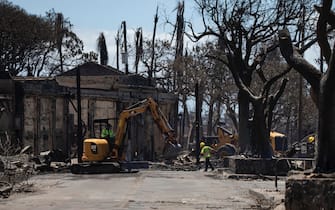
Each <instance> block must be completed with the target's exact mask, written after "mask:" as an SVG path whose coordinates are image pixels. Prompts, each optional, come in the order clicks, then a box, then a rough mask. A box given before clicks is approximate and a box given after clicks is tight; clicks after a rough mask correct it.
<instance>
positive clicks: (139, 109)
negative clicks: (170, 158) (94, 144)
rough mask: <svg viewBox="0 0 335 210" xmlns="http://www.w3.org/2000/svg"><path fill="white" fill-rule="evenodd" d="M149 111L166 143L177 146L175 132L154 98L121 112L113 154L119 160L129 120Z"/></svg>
mask: <svg viewBox="0 0 335 210" xmlns="http://www.w3.org/2000/svg"><path fill="white" fill-rule="evenodd" d="M148 109H150V112H151V115H152V117H153V119H154V121H155V123H156V124H157V126H158V128H159V129H160V131H161V132H162V134H163V135H164V136H165V140H166V143H168V144H172V145H177V140H176V135H175V132H174V130H173V129H172V127H171V126H170V124H169V123H168V121H167V119H166V117H165V115H164V114H163V112H162V111H161V110H160V109H159V107H158V104H157V103H156V102H155V101H154V100H153V99H152V98H147V99H145V100H143V101H140V102H139V103H136V104H134V105H132V106H130V107H128V108H126V109H125V110H123V111H122V112H121V114H120V117H119V121H118V126H117V130H116V135H115V143H114V147H113V152H112V153H113V154H114V155H115V156H116V157H117V158H120V155H121V154H118V150H119V148H120V146H121V145H122V142H123V140H124V137H125V132H126V126H127V120H128V119H129V118H130V117H134V116H136V115H138V114H141V113H144V112H146V111H147V110H148Z"/></svg>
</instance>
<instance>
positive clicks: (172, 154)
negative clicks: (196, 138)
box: [163, 142, 181, 159]
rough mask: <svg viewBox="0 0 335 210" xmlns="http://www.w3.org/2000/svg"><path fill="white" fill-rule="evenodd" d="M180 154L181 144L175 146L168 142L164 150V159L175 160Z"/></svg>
mask: <svg viewBox="0 0 335 210" xmlns="http://www.w3.org/2000/svg"><path fill="white" fill-rule="evenodd" d="M180 152H181V145H180V144H173V143H171V142H167V143H166V144H165V147H164V149H163V157H164V158H165V159H175V158H176V157H177V156H178V155H179V153H180Z"/></svg>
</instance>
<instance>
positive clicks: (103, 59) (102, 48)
mask: <svg viewBox="0 0 335 210" xmlns="http://www.w3.org/2000/svg"><path fill="white" fill-rule="evenodd" d="M97 42H98V51H99V53H100V64H101V65H107V63H108V51H107V46H106V40H105V36H104V34H103V33H102V32H101V33H100V35H99V37H98V40H97Z"/></svg>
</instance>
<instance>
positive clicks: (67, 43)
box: [0, 0, 83, 76]
mask: <svg viewBox="0 0 335 210" xmlns="http://www.w3.org/2000/svg"><path fill="white" fill-rule="evenodd" d="M0 14H1V16H0V71H9V72H10V73H11V74H12V75H14V76H15V75H29V76H43V75H44V76H50V75H54V74H57V73H59V72H60V69H61V68H62V66H63V65H64V66H65V67H68V68H69V67H72V66H73V65H77V64H78V62H81V61H82V57H81V55H82V53H83V43H82V41H81V40H80V39H79V38H78V37H77V36H76V34H74V33H73V32H72V31H71V24H70V22H69V21H68V20H66V19H63V23H62V24H61V25H62V29H61V31H59V30H56V23H57V21H56V20H57V19H56V17H57V14H59V13H55V11H53V10H52V11H49V12H48V13H47V15H46V16H45V17H41V16H36V15H31V14H28V13H27V12H26V11H24V10H23V9H21V8H19V7H18V6H15V5H13V4H12V3H10V2H8V1H4V0H1V1H0ZM58 24H59V23H58ZM60 32H61V33H60ZM60 46H62V48H61V51H62V53H61V54H62V59H60V58H58V59H57V56H56V54H57V52H59V49H60ZM58 54H59V53H58ZM62 61H64V64H63V65H60V63H62Z"/></svg>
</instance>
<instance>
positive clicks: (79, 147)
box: [76, 66, 83, 163]
mask: <svg viewBox="0 0 335 210" xmlns="http://www.w3.org/2000/svg"><path fill="white" fill-rule="evenodd" d="M76 73H77V75H76V80H77V108H78V110H77V116H78V117H77V120H78V121H77V154H78V163H81V162H82V159H81V157H82V155H83V136H82V135H83V134H82V132H83V131H82V130H83V129H82V124H81V90H80V68H79V66H78V67H77V72H76Z"/></svg>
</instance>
